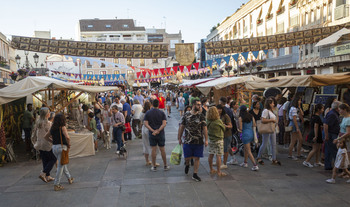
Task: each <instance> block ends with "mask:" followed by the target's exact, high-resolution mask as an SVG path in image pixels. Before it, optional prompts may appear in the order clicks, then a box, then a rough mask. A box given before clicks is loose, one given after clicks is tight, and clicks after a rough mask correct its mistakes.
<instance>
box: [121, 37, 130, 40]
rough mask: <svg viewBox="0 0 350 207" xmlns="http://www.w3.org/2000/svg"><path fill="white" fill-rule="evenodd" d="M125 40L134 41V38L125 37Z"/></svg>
mask: <svg viewBox="0 0 350 207" xmlns="http://www.w3.org/2000/svg"><path fill="white" fill-rule="evenodd" d="M123 39H124V40H132V37H123Z"/></svg>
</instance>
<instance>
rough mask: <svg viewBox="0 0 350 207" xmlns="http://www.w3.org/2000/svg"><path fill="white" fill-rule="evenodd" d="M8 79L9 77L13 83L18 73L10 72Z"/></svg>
mask: <svg viewBox="0 0 350 207" xmlns="http://www.w3.org/2000/svg"><path fill="white" fill-rule="evenodd" d="M10 77H11V79H12V80H14V81H15V80H16V79H17V77H18V73H15V72H12V73H10Z"/></svg>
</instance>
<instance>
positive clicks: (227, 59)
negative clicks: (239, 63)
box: [223, 56, 231, 65]
mask: <svg viewBox="0 0 350 207" xmlns="http://www.w3.org/2000/svg"><path fill="white" fill-rule="evenodd" d="M223 59H224V61H225V62H226V63H227V65H228V64H229V63H230V59H231V56H226V57H224V58H223Z"/></svg>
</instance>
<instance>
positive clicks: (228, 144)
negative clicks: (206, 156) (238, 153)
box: [224, 136, 232, 152]
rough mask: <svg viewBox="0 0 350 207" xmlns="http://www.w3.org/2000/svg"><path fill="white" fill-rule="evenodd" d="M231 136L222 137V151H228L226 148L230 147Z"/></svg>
mask: <svg viewBox="0 0 350 207" xmlns="http://www.w3.org/2000/svg"><path fill="white" fill-rule="evenodd" d="M231 142H232V136H229V137H225V138H224V152H228V149H230V148H231Z"/></svg>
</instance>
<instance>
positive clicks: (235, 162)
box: [227, 158, 238, 165]
mask: <svg viewBox="0 0 350 207" xmlns="http://www.w3.org/2000/svg"><path fill="white" fill-rule="evenodd" d="M227 164H229V165H238V161H237V160H236V159H233V158H231V160H230V161H229V162H228V163H227Z"/></svg>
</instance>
